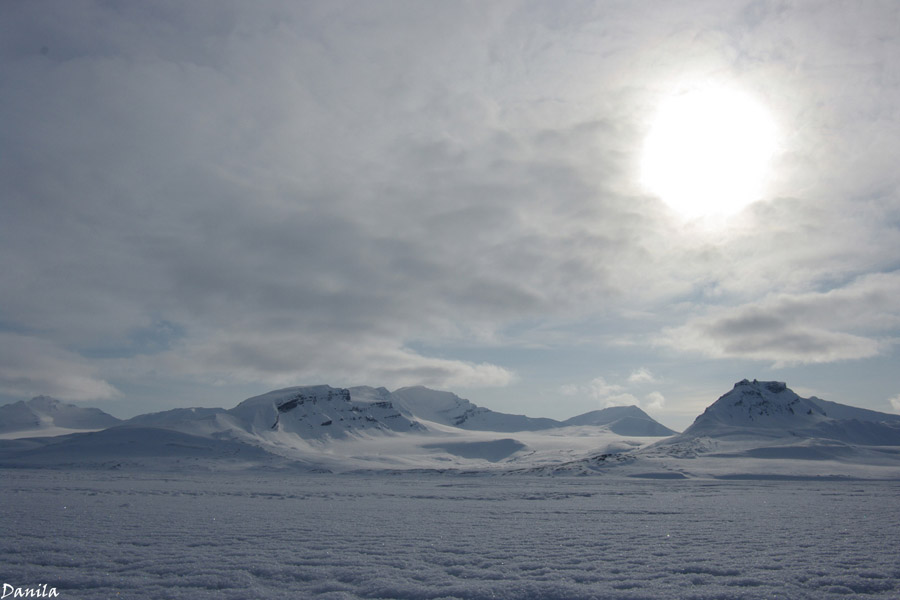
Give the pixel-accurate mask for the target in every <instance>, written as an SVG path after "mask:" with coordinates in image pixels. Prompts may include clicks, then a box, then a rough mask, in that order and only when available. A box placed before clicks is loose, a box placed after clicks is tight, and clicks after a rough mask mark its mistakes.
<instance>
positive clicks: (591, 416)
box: [392, 386, 675, 437]
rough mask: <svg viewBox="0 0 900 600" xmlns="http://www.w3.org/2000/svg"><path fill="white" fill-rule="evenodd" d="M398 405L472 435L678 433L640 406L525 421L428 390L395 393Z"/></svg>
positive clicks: (635, 434) (415, 389)
mask: <svg viewBox="0 0 900 600" xmlns="http://www.w3.org/2000/svg"><path fill="white" fill-rule="evenodd" d="M392 396H393V397H394V398H395V404H396V405H397V406H398V407H400V408H401V409H402V410H404V411H405V412H406V413H407V414H410V415H414V416H415V417H417V418H419V419H423V420H427V421H432V422H434V423H440V424H442V425H450V426H451V427H458V428H460V429H466V430H469V431H499V432H507V433H511V432H515V431H543V430H547V429H556V428H560V427H582V426H590V427H603V428H605V429H606V430H608V431H611V432H613V433H617V434H619V435H627V436H639V437H664V436H669V435H673V434H674V433H675V431H673V430H671V429H669V428H668V427H666V426H664V425H662V424H660V423H658V422H657V421H655V420H653V418H652V417H651V416H650V415H648V414H647V413H645V412H644V411H643V410H641V409H640V408H638V407H637V406H613V407H610V408H604V409H601V410H594V411H591V412H587V413H584V414H582V415H578V416H575V417H572V418H571V419H567V420H565V421H557V420H556V419H547V418H534V417H526V416H524V415H511V414H507V413H501V412H496V411H493V410H490V409H487V408H484V407H481V406H477V405H475V404H472V403H471V402H470V401H468V400H466V399H464V398H460V397H459V396H457V395H456V394H453V393H450V392H441V391H437V390H431V389H428V388H426V387H421V386H418V387H406V388H401V389H399V390H396V391H394V392H393V393H392Z"/></svg>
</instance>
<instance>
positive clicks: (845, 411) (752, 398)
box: [679, 379, 900, 446]
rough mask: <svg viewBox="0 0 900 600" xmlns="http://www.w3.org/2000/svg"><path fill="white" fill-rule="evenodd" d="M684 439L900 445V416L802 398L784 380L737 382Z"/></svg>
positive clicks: (708, 410)
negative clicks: (788, 440) (769, 439)
mask: <svg viewBox="0 0 900 600" xmlns="http://www.w3.org/2000/svg"><path fill="white" fill-rule="evenodd" d="M679 437H680V438H683V439H687V438H698V437H708V438H730V439H754V438H822V439H830V440H836V441H840V442H845V443H849V444H862V445H873V446H874V445H877V446H884V445H891V446H893V445H900V415H891V414H887V413H880V412H877V411H872V410H866V409H861V408H855V407H852V406H847V405H844V404H838V403H837V402H829V401H825V400H821V399H819V398H815V397H813V398H802V397H800V396H798V395H797V394H796V393H794V391H793V390H791V389H789V388H788V387H787V385H785V384H784V383H782V382H780V381H756V380H753V381H748V380H746V379H744V380H742V381H739V382H737V383H736V384H734V388H733V389H732V390H731V391H730V392H728V393H727V394H725V395H723V396H721V397H720V398H719V399H718V400H716V402H714V403H713V404H712V405H711V406H709V407H708V408H707V409H706V410H705V411H704V412H703V414H701V415H700V416H698V417H697V419H696V420H695V421H694V423H693V424H692V425H691V426H690V427H688V428H687V429H686V430H685V431H684V433H682V434H681V436H679Z"/></svg>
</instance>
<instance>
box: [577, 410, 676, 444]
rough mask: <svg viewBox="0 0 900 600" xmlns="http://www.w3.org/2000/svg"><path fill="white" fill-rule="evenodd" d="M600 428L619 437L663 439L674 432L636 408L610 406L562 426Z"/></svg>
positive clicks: (580, 416) (579, 416) (588, 413)
mask: <svg viewBox="0 0 900 600" xmlns="http://www.w3.org/2000/svg"><path fill="white" fill-rule="evenodd" d="M581 425H593V426H602V427H605V428H606V429H608V430H609V431H612V432H613V433H618V434H619V435H633V436H651V437H663V436H669V435H674V434H675V433H676V432H675V431H673V430H671V429H669V428H668V427H666V426H665V425H662V424H660V423H658V422H657V421H654V420H653V418H652V417H651V416H650V415H648V414H647V413H645V412H644V411H643V410H641V409H640V408H639V407H637V406H611V407H609V408H604V409H601V410H594V411H591V412H587V413H584V414H583V415H578V416H577V417H572V418H571V419H567V420H566V421H563V422H562V426H564V427H569V426H581Z"/></svg>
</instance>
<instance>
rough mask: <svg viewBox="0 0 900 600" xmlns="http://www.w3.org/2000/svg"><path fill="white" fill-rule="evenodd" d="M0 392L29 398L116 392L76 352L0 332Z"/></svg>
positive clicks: (102, 395)
mask: <svg viewBox="0 0 900 600" xmlns="http://www.w3.org/2000/svg"><path fill="white" fill-rule="evenodd" d="M0 392H2V393H4V394H8V395H10V396H18V397H25V398H30V397H33V396H38V395H42V394H45V395H49V396H55V397H57V398H60V399H64V400H106V399H109V398H113V397H116V396H117V395H119V392H118V390H116V389H115V388H114V387H113V386H112V385H110V384H109V383H108V382H106V381H104V380H103V379H101V378H99V377H98V376H97V374H96V368H95V367H93V366H92V365H90V364H89V363H88V361H86V360H85V359H83V358H82V357H80V356H79V355H77V354H74V353H72V352H68V351H66V350H64V349H62V348H60V347H58V346H55V345H53V344H51V343H49V342H47V341H44V340H41V339H38V338H35V337H32V336H26V335H18V334H11V333H0Z"/></svg>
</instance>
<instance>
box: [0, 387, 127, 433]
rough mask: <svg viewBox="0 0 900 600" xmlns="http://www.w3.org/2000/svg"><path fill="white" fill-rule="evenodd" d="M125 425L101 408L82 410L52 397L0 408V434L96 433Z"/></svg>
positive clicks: (38, 398) (41, 397)
mask: <svg viewBox="0 0 900 600" xmlns="http://www.w3.org/2000/svg"><path fill="white" fill-rule="evenodd" d="M120 422H121V421H120V420H119V419H117V418H115V417H114V416H112V415H110V414H107V413H105V412H103V411H102V410H100V409H98V408H82V407H80V406H76V405H74V404H66V403H64V402H61V401H60V400H57V399H56V398H51V397H50V396H36V397H34V398H32V399H31V400H28V401H24V400H20V401H19V402H14V403H12V404H6V405H4V406H0V433H4V434H8V433H18V432H28V433H29V434H31V435H35V436H39V435H42V433H50V434H53V435H58V434H59V433H63V432H65V431H61V430H69V431H78V430H96V429H105V428H107V427H112V426H113V425H116V424H118V423H120Z"/></svg>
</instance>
